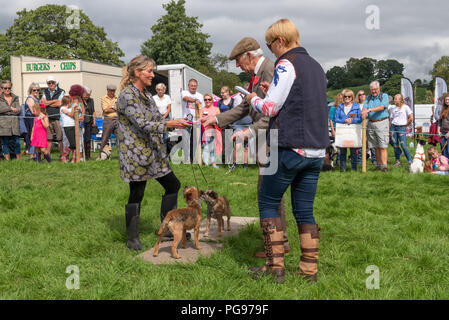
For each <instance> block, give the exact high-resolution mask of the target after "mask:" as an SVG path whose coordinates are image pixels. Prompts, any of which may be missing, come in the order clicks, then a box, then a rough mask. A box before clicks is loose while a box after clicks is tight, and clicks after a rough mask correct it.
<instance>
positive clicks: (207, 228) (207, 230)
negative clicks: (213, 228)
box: [204, 215, 210, 237]
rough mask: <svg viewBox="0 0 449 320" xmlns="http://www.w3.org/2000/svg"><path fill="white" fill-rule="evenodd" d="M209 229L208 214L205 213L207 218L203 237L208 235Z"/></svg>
mask: <svg viewBox="0 0 449 320" xmlns="http://www.w3.org/2000/svg"><path fill="white" fill-rule="evenodd" d="M209 230H210V215H207V219H206V233H205V234H204V236H205V237H208V236H209Z"/></svg>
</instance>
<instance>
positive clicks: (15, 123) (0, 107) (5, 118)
mask: <svg viewBox="0 0 449 320" xmlns="http://www.w3.org/2000/svg"><path fill="white" fill-rule="evenodd" d="M1 88H2V91H3V92H2V94H1V95H0V138H1V140H2V144H3V145H2V148H3V155H4V157H5V160H10V159H11V155H14V154H15V157H16V158H17V159H19V158H20V142H19V136H20V129H19V117H18V115H19V112H20V103H19V97H18V96H16V95H15V94H13V93H12V92H11V89H12V83H11V81H9V80H3V81H2V82H1ZM11 146H13V148H12V149H11Z"/></svg>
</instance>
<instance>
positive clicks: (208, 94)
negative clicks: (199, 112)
mask: <svg viewBox="0 0 449 320" xmlns="http://www.w3.org/2000/svg"><path fill="white" fill-rule="evenodd" d="M206 97H210V98H211V99H212V103H214V97H212V95H211V94H210V93H206V94H205V95H204V96H203V99H204V98H206Z"/></svg>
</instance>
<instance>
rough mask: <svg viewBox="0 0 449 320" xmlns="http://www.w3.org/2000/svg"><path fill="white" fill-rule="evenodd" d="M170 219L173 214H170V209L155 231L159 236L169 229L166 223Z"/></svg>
mask: <svg viewBox="0 0 449 320" xmlns="http://www.w3.org/2000/svg"><path fill="white" fill-rule="evenodd" d="M172 220H173V215H172V214H171V211H169V212H168V213H167V215H166V216H165V218H164V220H163V221H162V224H161V226H160V227H159V231H158V232H157V234H158V235H159V236H160V235H163V234H165V233H166V232H167V231H168V230H169V229H168V223H169V222H170V221H172Z"/></svg>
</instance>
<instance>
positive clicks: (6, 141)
mask: <svg viewBox="0 0 449 320" xmlns="http://www.w3.org/2000/svg"><path fill="white" fill-rule="evenodd" d="M1 138H2V140H3V141H2V142H3V154H5V155H8V154H10V153H14V154H18V155H20V140H19V136H10V137H1ZM10 140H12V141H13V145H14V150H9V144H10Z"/></svg>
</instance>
